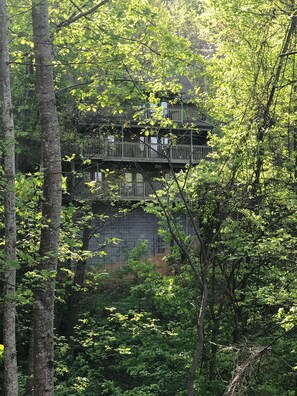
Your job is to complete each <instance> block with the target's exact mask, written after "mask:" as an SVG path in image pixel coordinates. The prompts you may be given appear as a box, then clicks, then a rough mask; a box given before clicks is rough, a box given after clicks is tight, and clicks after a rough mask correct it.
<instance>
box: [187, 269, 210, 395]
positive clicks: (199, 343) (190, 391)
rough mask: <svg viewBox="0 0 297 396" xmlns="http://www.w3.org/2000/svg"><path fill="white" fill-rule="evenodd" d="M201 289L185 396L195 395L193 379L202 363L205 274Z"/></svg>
mask: <svg viewBox="0 0 297 396" xmlns="http://www.w3.org/2000/svg"><path fill="white" fill-rule="evenodd" d="M205 270H206V267H205ZM202 282H203V284H202V287H201V289H202V290H201V301H200V304H199V302H198V303H197V311H198V306H199V305H200V306H199V312H198V315H197V322H196V329H197V340H196V349H195V352H194V356H193V359H192V363H191V367H190V371H189V378H188V386H187V396H194V394H195V377H196V371H197V368H198V366H199V365H200V363H201V361H202V355H203V348H204V319H205V313H206V307H207V298H208V288H207V283H206V274H205V273H204V274H203V279H202ZM199 289H200V285H197V290H199Z"/></svg>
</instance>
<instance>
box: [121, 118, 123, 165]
mask: <svg viewBox="0 0 297 396" xmlns="http://www.w3.org/2000/svg"><path fill="white" fill-rule="evenodd" d="M121 133H122V159H124V127H123V125H122V127H121Z"/></svg>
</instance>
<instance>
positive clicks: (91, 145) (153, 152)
mask: <svg viewBox="0 0 297 396" xmlns="http://www.w3.org/2000/svg"><path fill="white" fill-rule="evenodd" d="M211 151H212V149H211V147H208V146H196V145H186V144H180V145H165V144H159V143H156V144H148V143H144V142H108V141H106V142H102V141H100V140H92V141H89V142H84V144H83V146H82V155H83V156H84V157H85V158H89V159H102V160H111V161H134V162H135V161H137V162H172V163H178V164H186V163H189V162H192V163H198V162H199V161H201V160H202V159H204V158H206V156H207V155H208V154H209V153H210V152H211Z"/></svg>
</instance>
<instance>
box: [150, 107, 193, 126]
mask: <svg viewBox="0 0 297 396" xmlns="http://www.w3.org/2000/svg"><path fill="white" fill-rule="evenodd" d="M157 114H158V115H159V114H160V115H161V116H162V118H165V119H166V118H167V119H169V120H171V121H174V122H176V123H181V124H182V123H183V122H184V121H185V114H184V111H183V108H182V107H168V108H163V109H161V113H159V112H158V111H157V110H156V109H154V108H149V109H146V111H145V113H144V115H145V118H146V119H151V118H153V119H154V118H157V117H156V116H157Z"/></svg>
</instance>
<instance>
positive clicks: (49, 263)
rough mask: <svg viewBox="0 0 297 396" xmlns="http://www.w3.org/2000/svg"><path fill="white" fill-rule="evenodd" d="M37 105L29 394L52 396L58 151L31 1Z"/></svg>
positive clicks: (45, 32) (47, 47)
mask: <svg viewBox="0 0 297 396" xmlns="http://www.w3.org/2000/svg"><path fill="white" fill-rule="evenodd" d="M32 22H33V37H34V52H35V63H36V84H37V102H38V109H39V116H40V124H41V142H42V143H41V144H42V165H43V173H44V182H43V202H42V219H43V220H42V222H43V224H42V229H41V236H40V248H39V253H40V261H39V263H38V270H39V271H40V274H41V275H42V279H43V280H42V281H40V282H39V284H38V286H37V287H35V289H34V297H35V300H34V306H33V331H34V395H35V396H52V395H53V394H54V365H53V360H54V353H53V336H54V300H55V276H56V271H57V262H58V245H59V236H60V217H61V196H62V194H61V149H60V136H59V124H58V114H57V107H56V100H55V92H54V77H53V54H52V45H51V41H50V35H49V23H48V4H47V1H46V0H32Z"/></svg>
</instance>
